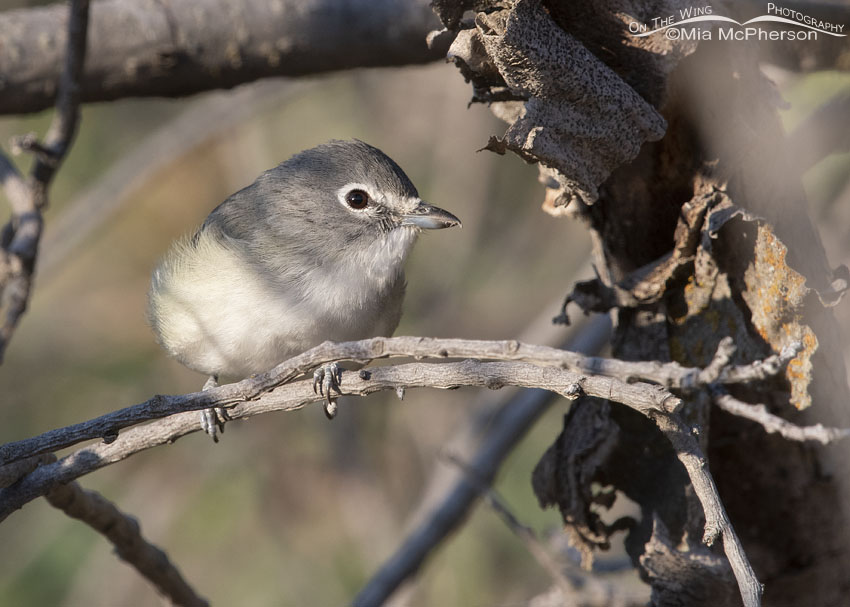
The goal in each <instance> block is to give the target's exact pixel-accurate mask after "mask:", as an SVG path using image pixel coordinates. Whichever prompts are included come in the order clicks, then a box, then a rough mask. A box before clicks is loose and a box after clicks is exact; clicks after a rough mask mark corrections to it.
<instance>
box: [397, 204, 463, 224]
mask: <svg viewBox="0 0 850 607" xmlns="http://www.w3.org/2000/svg"><path fill="white" fill-rule="evenodd" d="M401 225H403V226H416V227H417V228H423V229H426V230H441V229H442V228H451V227H453V226H460V227H463V224H461V223H460V219H458V218H457V217H455V216H454V215H452V214H451V213H449V212H448V211H444V210H443V209H441V208H439V207H435V206H433V205H430V204H428V203H427V202H423V201H421V200H420V201H419V204H417V205H416V208H414V209H413V210H412V211H410V212H409V213H405V214H404V215H402V216H401Z"/></svg>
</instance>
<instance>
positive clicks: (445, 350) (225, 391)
mask: <svg viewBox="0 0 850 607" xmlns="http://www.w3.org/2000/svg"><path fill="white" fill-rule="evenodd" d="M792 350H793V349H789V350H788V352H786V353H783V354H781V355H775V356H771V357H768V358H766V359H764V360H763V361H758V362H756V363H752V364H750V365H742V366H728V367H726V368H724V370H723V371H721V372H720V374H719V375H718V377H717V378H715V381H716V383H718V384H727V383H730V384H731V383H742V382H750V381H754V380H757V379H763V378H764V377H765V375H764V373H765V370H771V369H776V368H781V366H779V367H777V365H779V364H780V363H781V362H782V361H785V362H787V359H788V357H789V356H790V355H791V352H792ZM399 356H405V357H413V358H436V359H443V360H445V359H449V358H477V359H491V360H514V361H525V362H528V363H534V364H537V365H546V366H553V367H560V368H563V369H569V370H570V371H572V372H573V373H575V374H584V373H588V374H594V375H597V376H599V375H604V376H607V377H614V378H618V379H619V380H620V382H622V383H625V384H628V383H629V382H633V381H635V380H642V381H648V382H653V383H655V384H659V385H660V386H665V387H667V388H670V389H676V388H681V389H686V390H693V389H696V388H698V387H700V386H703V385H705V384H704V383H701V382H704V380H705V379H706V376H705V374H704V373H703V370H702V369H699V368H696V367H693V368H689V367H683V366H681V365H679V364H678V363H675V362H674V363H658V362H644V361H634V362H630V361H621V360H614V359H607V358H600V357H595V356H584V355H582V354H578V353H576V352H571V351H569V350H561V349H559V348H551V347H548V346H540V345H533V344H525V343H522V342H519V341H514V340H506V341H484V340H469V339H434V338H426V337H375V338H372V339H364V340H361V341H356V342H344V343H332V342H325V343H323V344H321V345H319V346H316V347H315V348H312V349H311V350H308V351H307V352H304V353H303V354H300V355H298V356H296V357H294V358H291V359H289V360H288V361H285V362H283V363H281V364H280V365H278V366H277V367H275V368H274V369H272V370H271V371H268V372H267V373H262V374H260V375H257V376H254V377H252V378H249V379H245V380H242V381H240V382H237V383H234V384H227V385H224V386H220V387H218V388H215V389H213V390H206V391H202V392H195V393H192V394H185V395H179V396H162V395H157V396H154V397H153V398H151V399H149V400H147V401H145V402H144V403H140V404H138V405H133V406H130V407H126V408H124V409H119V410H118V411H114V412H112V413H108V414H106V415H102V416H100V417H97V418H95V419H92V420H89V421H86V422H82V423H79V424H74V425H72V426H68V427H65V428H60V429H56V430H51V431H49V432H45V433H44V434H41V435H39V436H36V437H33V438H29V439H25V440H21V441H16V442H11V443H6V444H5V445H2V446H0V466H2V465H6V464H9V463H11V462H13V461H16V460H18V459H23V458H26V457H30V456H33V455H37V454H39V453H47V452H50V451H55V450H57V449H62V448H65V447H70V446H72V445H75V444H77V443H79V442H82V441H85V440H92V439H98V438H103V439H105V440H111V439H112V438H113V437H114V436H115V435H117V433H118V431H119V430H121V429H123V428H127V427H129V426H133V425H135V424H138V423H142V422H145V421H149V420H152V419H158V418H161V417H165V416H167V415H172V414H174V413H179V412H182V411H190V410H192V411H194V410H201V409H208V408H210V407H228V406H232V405H233V404H235V403H238V402H242V401H246V400H251V399H255V398H257V397H259V396H260V395H262V394H263V393H265V392H268V391H270V390H273V389H275V388H276V387H278V386H281V385H283V384H285V383H286V382H289V381H291V380H293V379H295V378H296V377H299V376H300V375H304V374H305V373H307V372H308V371H311V370H312V369H315V368H316V367H318V366H320V365H323V364H326V363H329V362H334V361H342V360H353V361H358V362H362V363H366V362H368V361H372V360H376V359H379V358H387V357H399ZM348 375H350V374H348ZM575 377H576V378H578V377H579V375H576V376H575ZM618 385H619V384H618ZM598 395H599V396H601V397H602V398H606V397H607V395H606V394H601V393H600V394H598Z"/></svg>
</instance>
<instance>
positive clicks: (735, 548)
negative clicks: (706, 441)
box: [650, 414, 762, 607]
mask: <svg viewBox="0 0 850 607" xmlns="http://www.w3.org/2000/svg"><path fill="white" fill-rule="evenodd" d="M650 417H651V418H652V419H653V420H654V421H655V423H656V424H657V425H658V427H659V428H660V429H661V431H662V432H663V433H664V435H665V436H666V437H667V439H668V440H669V441H670V443H671V444H672V445H673V448H674V449H675V451H676V457H677V458H678V459H679V461H680V462H682V465H683V466H684V467H685V470H686V471H687V473H688V478H690V481H691V485H692V486H693V488H694V493H696V496H697V498H698V499H699V501H700V504H702V509H703V512H704V513H705V534H704V536H703V543H705V544H706V545H708V546H711V545H712V544H713V543H714V542H715V540H716V539H717V538H718V537H720V538H722V540H723V551H724V552H725V553H726V558H728V559H729V564H730V565H731V566H732V572H733V573H734V574H735V579H736V580H737V581H738V589H739V590H740V592H741V598H742V599H743V601H744V606H745V607H758V606H759V605H761V593H762V585H761V584H760V583H759V581H758V578H757V577H756V574H755V571H753V567H752V565H750V562H749V560H748V559H747V555H746V554H745V553H744V548H743V546H741V540H740V539H738V535H737V534H736V533H735V529H734V528H733V527H732V522H731V521H730V520H729V515H728V514H726V509H725V508H724V506H723V502H722V501H721V500H720V494H719V493H718V491H717V486H716V485H715V484H714V479H713V478H712V477H711V473H710V472H709V471H708V462H707V460H706V458H705V455H704V454H703V452H702V449H701V448H700V446H699V441H698V440H697V439H696V437H695V436H694V434H693V432H692V429H691V428H690V427H688V426H687V424H685V423H684V422H683V421H682V420H681V419H680V417H679V416H678V415H675V414H660V415H655V416H650Z"/></svg>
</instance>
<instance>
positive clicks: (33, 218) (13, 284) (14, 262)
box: [0, 0, 89, 362]
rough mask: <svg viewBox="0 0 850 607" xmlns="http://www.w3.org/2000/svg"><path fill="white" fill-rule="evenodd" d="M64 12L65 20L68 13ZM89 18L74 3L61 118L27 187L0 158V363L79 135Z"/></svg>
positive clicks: (82, 1) (81, 1)
mask: <svg viewBox="0 0 850 607" xmlns="http://www.w3.org/2000/svg"><path fill="white" fill-rule="evenodd" d="M59 10H62V11H63V14H64V8H60V9H59ZM88 15H89V2H88V0H73V1H72V2H71V6H70V16H69V17H68V29H67V44H66V45H64V48H65V57H64V62H63V63H62V65H63V67H62V74H61V77H60V81H59V87H58V93H57V96H56V112H55V113H54V115H53V121H52V122H51V124H50V128H49V129H48V131H47V135H46V137H45V141H44V143H43V144H38V145H36V143H35V142H34V141H29V140H28V141H29V144H28V148H29V149H31V150H37V154H36V160H35V164H34V165H33V168H32V173H31V174H30V179H29V181H27V182H25V181H23V178H22V177H21V176H20V174H19V173H18V172H17V171H16V170H15V169H14V166H13V165H12V164H11V163H10V162H9V160H8V159H7V158H6V157H5V156H3V154H2V153H0V180H2V182H3V189H4V191H5V192H6V194H7V196H8V198H9V203H10V205H11V207H12V218H11V219H10V220H9V223H8V224H7V225H6V226H5V227H4V229H3V238H2V246H3V259H2V260H0V261H2V263H0V291H2V306H3V307H4V308H5V312H6V314H5V319H4V321H3V324H2V326H0V362H2V360H3V355H4V353H5V351H6V347H7V345H8V344H9V340H10V339H11V337H12V334H13V333H14V331H15V329H16V328H17V326H18V322H20V319H21V317H22V316H23V314H24V312H25V311H26V308H27V305H28V303H29V297H30V291H31V290H32V281H33V273H34V271H35V259H36V256H37V254H38V243H39V240H40V239H41V231H42V226H43V220H42V217H41V211H42V209H44V208H45V207H46V206H47V189H48V187H49V186H50V182H51V181H52V179H53V176H54V175H55V173H56V170H57V169H58V168H59V165H60V164H61V163H62V160H63V159H64V157H65V154H66V153H67V151H68V148H69V147H70V145H71V142H72V141H73V138H74V135H75V133H76V131H77V125H78V123H79V118H80V115H79V104H80V91H79V81H80V76H81V74H82V70H83V63H84V60H85V55H86V40H87V32H88ZM0 29H1V28H0ZM0 44H2V43H0ZM7 55H10V53H4V56H7ZM53 84H54V85H55V81H54V82H53Z"/></svg>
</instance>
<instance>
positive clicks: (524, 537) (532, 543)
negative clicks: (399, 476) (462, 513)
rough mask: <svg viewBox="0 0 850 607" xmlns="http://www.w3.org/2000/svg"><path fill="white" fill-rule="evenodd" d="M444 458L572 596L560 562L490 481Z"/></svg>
mask: <svg viewBox="0 0 850 607" xmlns="http://www.w3.org/2000/svg"><path fill="white" fill-rule="evenodd" d="M445 457H446V459H447V460H448V461H450V462H452V463H453V464H454V465H455V466H457V467H458V468H460V469H461V470H462V471H463V473H464V474H465V475H466V476H467V477H468V479H469V480H470V482H472V483H473V484H474V485H476V486H477V488H478V491H479V492H481V493H482V495H483V496H484V498H485V501H486V503H487V505H488V506H490V508H491V509H492V510H493V512H495V513H496V514H497V515H498V517H499V519H501V521H502V522H503V523H505V525H506V526H507V527H508V529H510V530H511V531H512V532H513V533H514V535H516V536H517V537H518V538H519V539H520V540H521V541H522V543H523V544H524V545H525V547H526V549H527V550H528V552H529V554H531V556H532V557H534V560H536V561H537V563H538V564H539V565H540V566H541V567H543V569H545V570H546V573H548V574H549V576H550V577H551V578H552V581H553V582H555V584H556V585H557V586H558V588H560V589H561V592H562V593H563V595H564V597H565V598H566V597H570V598H574V595H575V588H574V587H573V584H572V582H571V581H570V580H569V578H567V577H566V576H565V575H564V571H563V568H562V565H561V563H559V562H558V560H557V559H556V558H555V557H554V556H553V555H552V554H551V553H550V552H549V551H548V550H547V549H546V547H545V546H543V544H541V543H540V540H538V539H537V536H536V535H534V531H533V530H532V529H531V528H530V527H528V526H526V525H523V524H522V523H521V522H520V521H519V519H518V518H517V517H516V516H515V515H514V513H513V512H511V509H510V508H509V507H508V505H507V504H506V503H505V501H504V500H503V499H502V498H501V496H500V495H499V494H498V493H497V492H496V490H495V489H493V487H492V481H485V480H484V479H482V478H479V477H478V475H477V474H476V472H475V469H474V468H472V467H470V466H469V465H468V464H467V463H466V462H463V461H461V460H460V459H459V458H457V457H456V456H454V455H452V454H446V455H445Z"/></svg>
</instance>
